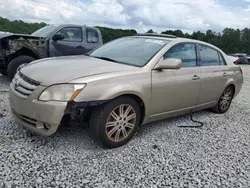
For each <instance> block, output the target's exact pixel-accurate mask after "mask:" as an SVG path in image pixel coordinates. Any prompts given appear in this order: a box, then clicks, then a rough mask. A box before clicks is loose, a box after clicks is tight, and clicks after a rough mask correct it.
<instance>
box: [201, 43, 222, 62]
mask: <svg viewBox="0 0 250 188" xmlns="http://www.w3.org/2000/svg"><path fill="white" fill-rule="evenodd" d="M199 53H200V63H201V66H216V65H220V64H221V63H220V62H221V60H220V57H219V53H218V52H217V50H214V49H213V48H210V47H208V46H204V45H199Z"/></svg>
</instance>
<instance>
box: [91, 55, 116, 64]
mask: <svg viewBox="0 0 250 188" xmlns="http://www.w3.org/2000/svg"><path fill="white" fill-rule="evenodd" d="M90 57H94V58H98V59H103V60H107V61H112V62H116V63H119V61H116V60H114V59H111V58H108V57H98V56H90Z"/></svg>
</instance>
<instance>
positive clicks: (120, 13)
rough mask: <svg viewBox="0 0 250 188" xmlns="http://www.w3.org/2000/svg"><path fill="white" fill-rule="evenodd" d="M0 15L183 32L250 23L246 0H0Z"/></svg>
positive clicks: (56, 21) (24, 18) (25, 18)
mask: <svg viewBox="0 0 250 188" xmlns="http://www.w3.org/2000/svg"><path fill="white" fill-rule="evenodd" d="M0 16H2V17H5V18H9V19H11V20H13V19H21V20H24V21H28V22H46V23H50V24H60V23H75V24H86V25H90V26H108V27H113V28H133V29H136V30H137V31H138V32H144V31H147V30H148V29H151V28H152V29H153V30H155V31H157V32H160V31H163V30H166V29H181V30H183V31H186V32H190V31H196V30H207V29H212V30H216V31H221V30H222V29H223V28H225V27H233V28H240V29H241V28H244V27H250V0H0Z"/></svg>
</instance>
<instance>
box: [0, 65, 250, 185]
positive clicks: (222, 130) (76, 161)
mask: <svg viewBox="0 0 250 188" xmlns="http://www.w3.org/2000/svg"><path fill="white" fill-rule="evenodd" d="M242 67H243V71H244V76H245V82H244V86H243V88H242V91H241V93H240V94H239V95H238V96H237V98H236V99H235V100H234V101H233V103H232V106H231V108H230V110H229V111H228V113H226V114H224V115H217V114H214V113H211V112H208V111H202V112H198V113H196V114H194V119H196V120H200V121H203V122H204V123H205V126H204V127H202V128H199V129H194V128H180V127H177V126H178V125H192V122H191V121H190V119H189V116H182V117H177V118H173V119H169V120H166V121H161V122H157V123H153V124H149V125H145V126H143V127H141V129H140V131H139V133H138V134H137V135H136V136H135V137H134V138H133V140H131V141H130V142H129V143H128V144H127V145H125V146H124V147H121V148H117V149H113V150H106V149H102V148H101V147H100V146H99V145H97V144H96V142H95V141H94V140H92V139H91V137H90V136H89V130H88V129H87V128H82V127H69V128H67V127H63V128H61V129H59V131H58V132H57V133H56V134H55V135H53V136H51V137H48V138H44V137H41V136H38V135H35V134H31V133H28V132H26V131H24V130H23V129H22V128H20V127H19V126H18V125H17V124H16V123H15V122H14V120H13V118H12V117H11V114H10V112H9V107H8V102H7V98H8V84H9V83H8V81H7V79H6V78H4V77H2V76H0V187H18V188H19V187H25V188H26V187H119V188H120V187H122V188H123V187H124V188H126V187H192V188H193V187H209V188H213V187H250V131H249V130H250V129H249V125H250V116H249V113H250V105H249V104H250V98H249V96H250V66H242Z"/></svg>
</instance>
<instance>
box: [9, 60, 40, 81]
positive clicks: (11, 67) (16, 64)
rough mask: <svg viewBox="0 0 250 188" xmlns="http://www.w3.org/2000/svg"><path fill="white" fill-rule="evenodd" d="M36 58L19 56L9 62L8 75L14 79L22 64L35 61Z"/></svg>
mask: <svg viewBox="0 0 250 188" xmlns="http://www.w3.org/2000/svg"><path fill="white" fill-rule="evenodd" d="M34 60H35V58H33V57H31V56H18V57H16V58H14V59H12V61H11V62H10V63H9V65H8V68H7V73H8V77H9V78H10V79H11V80H12V79H13V78H14V76H15V74H16V72H17V69H18V67H19V66H20V65H22V64H26V63H30V62H31V61H34Z"/></svg>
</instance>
